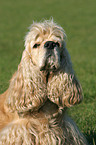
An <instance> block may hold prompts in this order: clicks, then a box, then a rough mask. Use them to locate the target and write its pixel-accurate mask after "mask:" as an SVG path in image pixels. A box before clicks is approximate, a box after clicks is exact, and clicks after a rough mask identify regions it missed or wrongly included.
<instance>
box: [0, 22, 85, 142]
mask: <svg viewBox="0 0 96 145" xmlns="http://www.w3.org/2000/svg"><path fill="white" fill-rule="evenodd" d="M65 38H66V34H65V32H64V30H63V28H62V27H60V26H58V25H57V24H56V23H54V22H53V20H48V21H47V20H45V21H44V22H40V23H35V22H34V23H33V24H32V25H31V27H30V31H29V32H28V33H27V35H26V37H25V50H24V52H23V55H22V59H21V62H20V64H19V66H18V70H17V71H16V72H15V74H14V75H13V77H12V79H11V81H10V85H9V88H8V89H7V91H6V92H5V93H4V94H2V95H0V145H85V144H87V141H86V139H85V137H84V136H83V134H82V133H80V131H79V130H78V128H77V126H76V125H75V123H74V122H73V121H72V120H71V118H70V117H68V116H67V113H66V109H67V108H68V107H71V106H74V105H75V104H79V103H80V102H81V101H82V89H81V86H80V84H79V82H78V80H77V78H76V76H75V74H74V71H73V68H72V63H71V59H70V56H69V53H68V51H67V49H66V47H65V46H66V45H65Z"/></svg>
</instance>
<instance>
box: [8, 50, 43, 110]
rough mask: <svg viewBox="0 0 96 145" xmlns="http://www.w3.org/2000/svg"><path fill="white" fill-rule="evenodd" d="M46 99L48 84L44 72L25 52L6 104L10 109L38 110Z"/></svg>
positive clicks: (13, 78) (12, 80) (9, 90)
mask: <svg viewBox="0 0 96 145" xmlns="http://www.w3.org/2000/svg"><path fill="white" fill-rule="evenodd" d="M44 101H46V85H45V83H44V78H43V75H42V73H41V72H40V71H39V70H38V69H37V68H35V66H34V65H33V63H32V61H31V58H30V55H29V54H28V52H27V51H26V50H24V52H23V56H22V60H21V63H20V64H19V66H18V70H17V72H15V74H14V75H13V77H12V79H11V82H10V86H9V88H8V94H7V99H6V105H7V107H8V108H9V109H10V111H18V112H26V111H28V110H31V111H32V110H38V109H39V107H40V106H42V104H43V103H44Z"/></svg>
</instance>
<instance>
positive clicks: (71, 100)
mask: <svg viewBox="0 0 96 145" xmlns="http://www.w3.org/2000/svg"><path fill="white" fill-rule="evenodd" d="M47 89H48V98H49V99H50V100H51V101H52V102H54V103H56V104H57V105H58V106H61V107H70V106H72V105H75V104H79V103H80V102H81V101H82V99H83V97H82V89H81V86H80V83H79V81H78V80H77V78H76V76H75V74H74V71H73V68H72V63H71V59H70V56H69V53H68V51H67V49H66V48H65V46H64V47H63V51H62V52H61V69H60V71H58V72H57V73H56V74H55V75H54V76H53V77H52V78H51V79H49V82H48V88H47Z"/></svg>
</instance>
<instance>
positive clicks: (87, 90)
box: [0, 0, 96, 145]
mask: <svg viewBox="0 0 96 145" xmlns="http://www.w3.org/2000/svg"><path fill="white" fill-rule="evenodd" d="M51 16H52V17H53V18H54V20H55V21H56V22H57V23H58V24H60V25H61V26H62V27H63V28H64V29H65V31H66V34H67V48H68V51H69V53H70V55H71V59H72V62H73V66H74V70H75V72H76V74H77V77H78V78H79V80H80V82H81V85H82V88H83V92H84V100H83V103H82V104H80V105H77V106H75V107H73V108H70V109H69V111H68V113H69V114H70V115H71V116H72V118H73V119H74V120H75V122H76V123H77V125H78V126H79V128H80V130H81V131H82V132H83V133H84V134H85V135H86V137H87V139H88V141H89V143H90V144H93V145H95V144H96V0H48V1H45V0H42V1H40V0H2V1H0V93H2V92H4V91H5V90H6V89H7V88H8V85H9V80H10V79H11V76H12V74H13V73H14V72H15V70H17V66H18V64H19V62H20V59H21V55H22V51H23V50H24V36H25V35H26V32H27V31H28V29H27V28H28V27H29V26H30V24H31V23H32V22H33V20H34V21H40V20H42V19H43V18H44V19H50V17H51Z"/></svg>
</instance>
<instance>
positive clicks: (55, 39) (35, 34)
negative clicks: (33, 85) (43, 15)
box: [25, 21, 66, 71]
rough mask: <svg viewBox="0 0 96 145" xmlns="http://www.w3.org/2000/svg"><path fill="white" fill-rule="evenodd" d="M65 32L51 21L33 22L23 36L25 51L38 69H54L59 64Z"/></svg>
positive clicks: (58, 66)
mask: <svg viewBox="0 0 96 145" xmlns="http://www.w3.org/2000/svg"><path fill="white" fill-rule="evenodd" d="M65 38H66V34H65V32H64V30H63V28H62V27H60V26H58V25H57V24H56V23H53V21H44V22H43V23H33V24H32V25H31V27H30V32H28V34H27V35H26V38H25V47H26V51H27V52H28V53H30V56H31V59H32V62H33V64H34V65H36V66H37V67H38V68H39V69H40V70H47V71H54V70H57V69H59V68H60V66H61V54H62V49H63V48H64V45H65V44H64V41H65Z"/></svg>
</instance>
